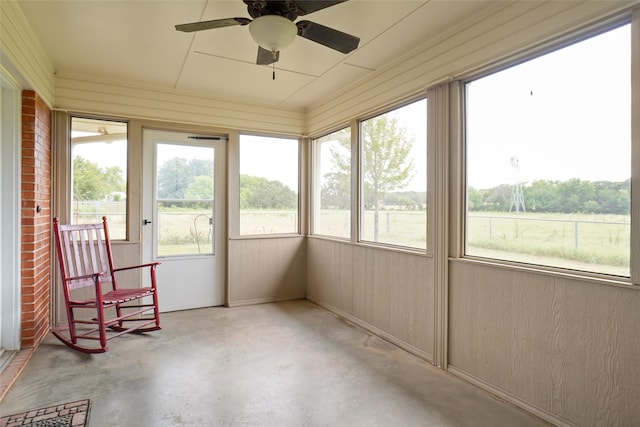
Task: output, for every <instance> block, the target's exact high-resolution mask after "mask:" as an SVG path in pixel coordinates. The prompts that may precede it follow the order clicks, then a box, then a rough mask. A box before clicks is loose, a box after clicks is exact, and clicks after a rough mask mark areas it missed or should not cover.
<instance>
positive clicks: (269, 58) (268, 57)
mask: <svg viewBox="0 0 640 427" xmlns="http://www.w3.org/2000/svg"><path fill="white" fill-rule="evenodd" d="M279 59H280V51H277V52H276V57H275V59H274V58H273V53H272V52H271V51H270V50H267V49H265V48H263V47H262V46H258V59H257V60H256V64H258V65H269V64H273V63H274V62H278V60H279Z"/></svg>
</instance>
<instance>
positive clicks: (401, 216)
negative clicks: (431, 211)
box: [360, 99, 427, 250]
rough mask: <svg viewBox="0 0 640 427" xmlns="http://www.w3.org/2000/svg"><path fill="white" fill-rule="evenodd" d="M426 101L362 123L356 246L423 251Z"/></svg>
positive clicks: (424, 241)
mask: <svg viewBox="0 0 640 427" xmlns="http://www.w3.org/2000/svg"><path fill="white" fill-rule="evenodd" d="M426 135H427V100H426V99H421V100H419V101H416V102H413V103H411V104H408V105H405V106H403V107H401V108H398V109H395V110H393V111H389V112H387V113H385V114H381V115H379V116H376V117H372V118H370V119H368V120H364V121H362V122H360V141H361V150H362V151H361V153H362V155H361V167H362V179H361V186H362V200H361V203H362V206H363V210H362V212H363V214H362V216H361V218H360V233H361V234H360V240H362V241H368V242H375V243H384V244H390V245H395V246H403V247H409V248H414V249H423V250H425V249H426V248H427V136H426Z"/></svg>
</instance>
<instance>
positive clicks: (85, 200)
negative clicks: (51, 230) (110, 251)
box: [71, 117, 127, 239]
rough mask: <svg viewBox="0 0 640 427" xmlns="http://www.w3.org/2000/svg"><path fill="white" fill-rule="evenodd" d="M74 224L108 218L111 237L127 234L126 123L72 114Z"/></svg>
mask: <svg viewBox="0 0 640 427" xmlns="http://www.w3.org/2000/svg"><path fill="white" fill-rule="evenodd" d="M71 160H72V166H71V176H72V199H71V200H72V207H71V212H72V217H71V222H72V223H73V224H86V223H93V222H101V221H102V217H103V216H106V217H107V218H108V220H109V234H110V237H111V239H126V237H127V123H125V122H118V121H111V120H99V119H89V118H83V117H72V118H71Z"/></svg>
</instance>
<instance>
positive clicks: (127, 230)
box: [66, 112, 132, 243]
mask: <svg viewBox="0 0 640 427" xmlns="http://www.w3.org/2000/svg"><path fill="white" fill-rule="evenodd" d="M74 119H80V120H94V121H104V122H116V123H121V124H123V125H125V126H126V129H127V132H126V134H127V136H126V149H125V154H126V156H127V162H126V166H125V171H124V172H125V174H126V180H125V181H126V182H125V186H126V190H125V194H126V199H125V200H126V205H125V210H124V226H125V232H124V237H114V238H112V239H111V240H112V241H113V242H114V243H117V242H130V241H131V238H130V220H131V213H132V212H131V209H132V205H131V203H130V196H131V149H132V148H131V145H132V144H131V120H130V119H127V118H123V117H114V116H101V115H92V114H83V113H73V112H69V113H67V117H66V120H67V135H68V137H67V138H68V139H67V141H68V142H67V146H68V153H67V157H68V173H67V178H66V179H67V180H68V187H67V188H68V189H69V190H68V191H69V193H68V197H67V199H68V201H67V207H66V209H68V215H69V218H68V221H69V223H71V221H72V217H73V202H74V201H73V194H74V192H73V145H74V144H73V138H72V131H73V120H74Z"/></svg>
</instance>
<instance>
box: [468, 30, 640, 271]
mask: <svg viewBox="0 0 640 427" xmlns="http://www.w3.org/2000/svg"><path fill="white" fill-rule="evenodd" d="M630 38H631V36H630V26H629V25H626V26H622V27H619V28H616V29H614V30H611V31H608V32H606V33H602V34H599V35H597V36H595V37H592V38H590V39H587V40H584V41H581V42H578V43H575V44H573V45H571V46H568V47H565V48H563V49H560V50H557V51H555V52H552V53H549V54H546V55H544V56H541V57H538V58H536V59H533V60H530V61H528V62H525V63H522V64H520V65H517V66H514V67H512V68H509V69H506V70H504V71H500V72H497V73H495V74H492V75H489V76H487V77H483V78H480V79H478V80H475V81H472V82H470V83H468V84H467V85H466V129H467V135H466V144H467V148H466V154H467V159H466V161H467V217H466V254H467V255H474V256H480V257H486V258H494V259H501V260H508V261H517V262H524V263H530V264H539V265H545V266H554V267H562V268H568V269H574V270H582V271H588V272H596V273H605V274H612V275H619V276H629V254H630V177H631V135H630V132H631V125H630V123H631V122H630V121H631V100H630V95H631V87H630V81H631V71H630V70H631V64H630V60H631V54H630Z"/></svg>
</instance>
